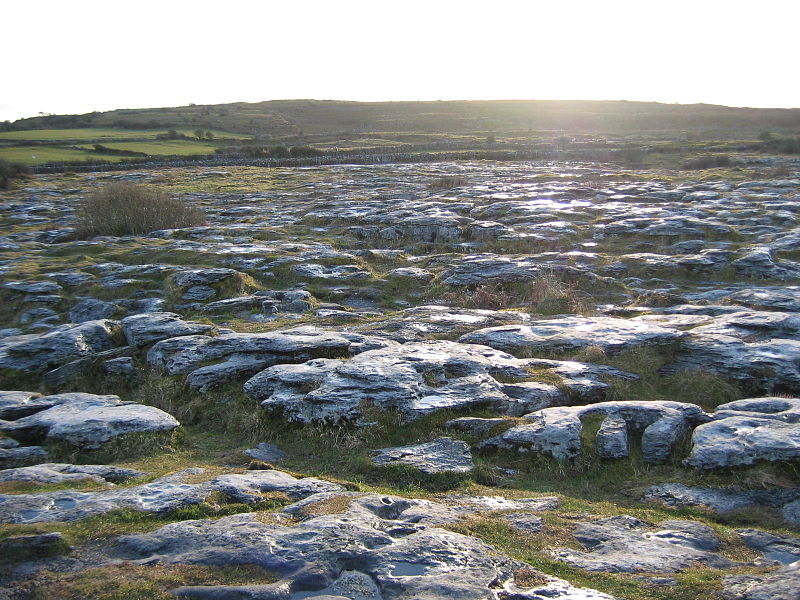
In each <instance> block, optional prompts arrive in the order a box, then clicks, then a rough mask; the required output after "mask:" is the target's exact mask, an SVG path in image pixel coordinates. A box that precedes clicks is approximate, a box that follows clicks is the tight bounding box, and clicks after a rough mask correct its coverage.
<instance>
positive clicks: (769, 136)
mask: <svg viewBox="0 0 800 600" xmlns="http://www.w3.org/2000/svg"><path fill="white" fill-rule="evenodd" d="M773 137H774V136H773V135H772V132H771V131H762V132H761V133H759V134H758V139H760V140H761V141H762V142H768V141H769V140H771V139H772V138H773Z"/></svg>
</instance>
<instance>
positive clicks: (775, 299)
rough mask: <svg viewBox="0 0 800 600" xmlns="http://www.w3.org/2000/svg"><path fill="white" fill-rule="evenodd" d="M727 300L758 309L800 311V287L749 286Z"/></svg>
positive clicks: (734, 293)
mask: <svg viewBox="0 0 800 600" xmlns="http://www.w3.org/2000/svg"><path fill="white" fill-rule="evenodd" d="M727 300H728V302H733V303H735V304H741V305H743V306H747V307H749V308H755V309H757V310H784V311H787V312H800V287H798V286H787V287H763V288H749V289H744V290H738V291H736V292H733V293H732V294H730V295H729V296H728V297H727Z"/></svg>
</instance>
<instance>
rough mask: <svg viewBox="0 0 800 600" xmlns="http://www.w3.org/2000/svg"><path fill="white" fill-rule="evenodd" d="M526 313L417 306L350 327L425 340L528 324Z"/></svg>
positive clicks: (373, 333)
mask: <svg viewBox="0 0 800 600" xmlns="http://www.w3.org/2000/svg"><path fill="white" fill-rule="evenodd" d="M530 320H531V317H530V315H529V314H527V313H524V312H520V311H513V310H481V309H465V308H453V307H448V306H438V305H430V306H416V307H414V308H408V309H406V310H404V311H402V312H401V313H400V314H399V315H397V316H393V317H390V318H388V319H385V320H382V321H373V322H371V323H367V324H364V325H358V326H355V327H353V328H352V329H353V331H358V332H361V333H368V334H370V335H381V336H386V337H389V338H391V339H393V340H397V341H399V342H407V341H414V340H418V341H424V340H426V339H430V338H431V337H432V336H442V335H449V336H452V335H458V334H459V333H464V332H466V331H471V330H475V329H482V328H486V327H495V326H499V325H509V324H518V323H527V322H528V321H530Z"/></svg>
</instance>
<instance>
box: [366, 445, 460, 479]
mask: <svg viewBox="0 0 800 600" xmlns="http://www.w3.org/2000/svg"><path fill="white" fill-rule="evenodd" d="M371 460H372V463H373V464H375V465H379V466H386V465H407V466H410V467H414V468H416V469H419V470H420V471H422V472H423V473H428V474H429V475H435V474H438V473H469V472H470V471H471V470H472V469H473V468H474V467H475V464H474V463H473V462H472V454H471V453H470V451H469V445H468V444H467V443H466V442H462V441H460V440H453V439H450V438H447V437H442V438H438V439H436V440H434V441H432V442H428V443H426V444H417V445H414V446H403V447H399V448H384V449H382V450H376V451H375V452H374V453H373V456H372V459H371Z"/></svg>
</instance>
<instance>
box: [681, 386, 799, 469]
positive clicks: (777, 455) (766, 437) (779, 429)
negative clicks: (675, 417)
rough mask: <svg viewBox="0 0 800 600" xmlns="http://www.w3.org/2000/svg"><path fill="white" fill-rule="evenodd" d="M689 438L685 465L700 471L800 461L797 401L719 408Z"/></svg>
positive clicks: (756, 401)
mask: <svg viewBox="0 0 800 600" xmlns="http://www.w3.org/2000/svg"><path fill="white" fill-rule="evenodd" d="M711 417H712V419H713V421H712V422H710V423H706V424H704V425H701V426H699V427H698V428H697V429H695V430H694V433H693V434H692V452H691V454H690V455H689V458H687V459H686V464H688V465H690V466H693V467H700V468H703V469H712V468H718V467H732V466H742V465H751V464H753V463H755V462H758V461H761V460H765V461H790V460H796V459H797V458H798V457H800V399H797V398H750V399H746V400H737V401H735V402H729V403H728V404H721V405H720V406H718V407H717V409H716V410H715V411H714V413H713V414H712V415H711Z"/></svg>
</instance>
